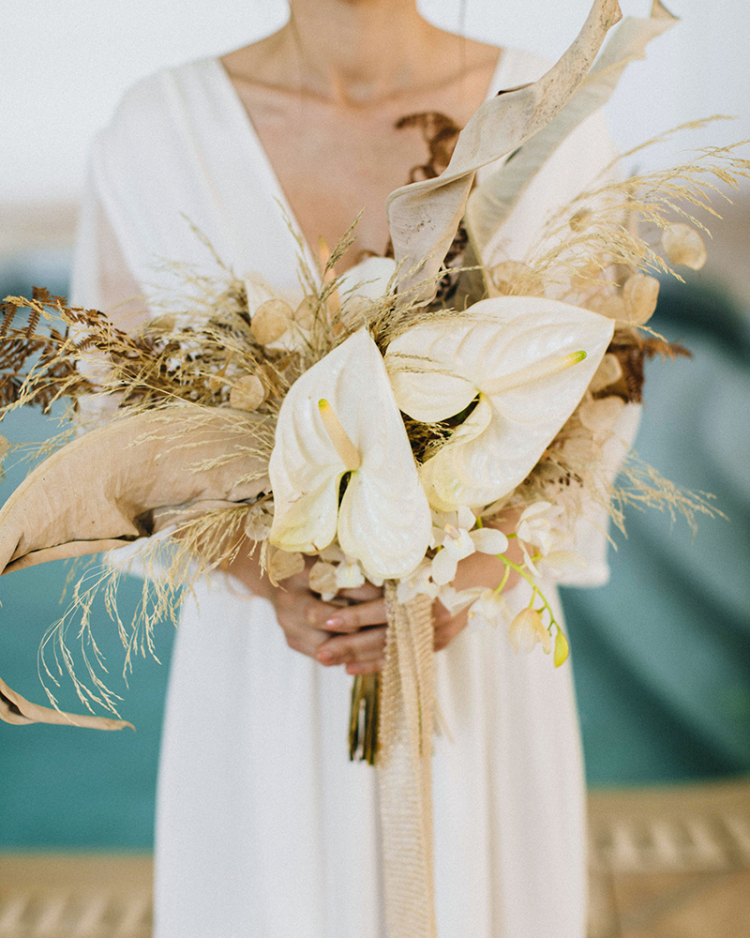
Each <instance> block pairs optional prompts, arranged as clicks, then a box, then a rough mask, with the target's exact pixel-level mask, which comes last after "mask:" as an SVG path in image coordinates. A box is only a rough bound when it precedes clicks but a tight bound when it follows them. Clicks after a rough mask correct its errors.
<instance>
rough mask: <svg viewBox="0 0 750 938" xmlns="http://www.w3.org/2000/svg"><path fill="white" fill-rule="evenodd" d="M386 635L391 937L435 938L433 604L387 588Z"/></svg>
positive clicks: (383, 710) (385, 796) (384, 771)
mask: <svg viewBox="0 0 750 938" xmlns="http://www.w3.org/2000/svg"><path fill="white" fill-rule="evenodd" d="M385 596H386V605H387V610H388V632H387V644H386V659H385V668H384V669H383V673H382V675H381V687H380V714H379V718H380V726H379V750H378V760H377V764H378V776H379V785H380V812H381V823H382V829H383V854H384V861H385V907H386V923H387V928H388V938H435V936H436V934H437V931H436V924H435V897H434V883H433V832H432V774H431V758H432V736H433V730H434V712H435V662H434V651H433V641H434V634H433V624H432V600H431V599H430V598H429V597H428V596H417V597H416V598H415V599H413V600H411V601H410V602H408V603H405V604H404V603H399V602H398V601H397V599H396V585H395V583H393V582H391V581H389V582H387V583H386V589H385Z"/></svg>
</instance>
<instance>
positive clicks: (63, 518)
mask: <svg viewBox="0 0 750 938" xmlns="http://www.w3.org/2000/svg"><path fill="white" fill-rule="evenodd" d="M253 425H257V422H256V421H254V420H253V419H252V418H248V417H247V416H245V415H239V414H236V413H233V412H231V411H222V410H218V409H217V410H214V411H212V412H211V413H210V414H206V412H205V411H204V410H201V411H199V410H198V408H191V407H189V406H179V407H172V408H169V409H167V410H164V411H148V412H146V413H142V414H138V415H137V416H134V417H128V418H124V419H122V420H117V421H115V422H113V423H111V424H108V425H107V426H105V427H101V428H100V429H97V430H93V431H91V433H87V434H86V435H85V436H82V437H80V438H79V439H77V440H74V441H73V442H72V443H69V444H68V445H67V446H63V447H62V448H61V449H59V450H58V451H57V452H55V453H54V454H53V455H52V456H50V457H49V458H48V459H46V460H45V461H44V462H43V463H41V465H39V466H38V467H37V468H36V469H34V471H33V472H31V473H30V474H29V475H28V476H27V478H26V479H25V481H24V482H22V483H21V485H20V486H19V487H18V488H17V489H16V490H15V492H13V494H12V495H11V496H10V498H9V499H8V501H7V502H6V503H5V505H4V506H3V509H2V511H0V573H9V572H11V571H13V570H21V569H23V568H25V567H30V566H33V565H35V564H39V563H45V562H46V561H48V560H58V559H61V558H68V557H80V556H83V555H85V554H93V553H97V552H100V551H107V550H113V549H115V548H118V547H123V546H125V545H126V544H129V543H132V542H133V541H135V540H136V539H137V538H139V537H144V536H146V535H147V534H151V533H156V532H158V531H160V530H161V529H162V528H163V527H164V526H167V525H169V526H171V525H174V524H176V523H179V522H180V520H181V519H183V518H185V517H186V516H190V515H191V514H194V513H196V512H197V513H200V512H201V511H205V510H209V508H211V509H214V508H220V507H231V506H232V505H235V504H237V503H241V502H244V501H246V500H249V499H252V498H254V497H256V496H257V495H258V494H259V493H260V492H261V491H263V489H264V488H265V487H266V486H267V485H268V480H267V479H266V478H265V469H266V466H265V462H264V460H263V459H261V458H260V457H257V456H254V455H253V452H254V446H253V443H254V440H255V439H256V436H255V434H254V432H253V430H252V427H253ZM0 719H3V720H6V721H8V722H11V723H34V722H41V723H71V722H72V723H74V724H75V725H78V726H92V727H97V728H101V729H120V728H121V727H122V726H124V725H127V724H123V723H122V722H120V721H117V720H110V719H107V718H99V717H93V716H82V717H81V716H71V715H70V714H63V713H61V712H59V711H57V710H50V709H48V708H46V707H40V706H38V705H37V704H33V703H30V702H29V701H27V700H24V698H23V697H21V696H20V695H18V694H16V693H15V692H14V691H12V690H11V689H10V688H9V687H7V685H5V684H4V683H3V682H2V681H0Z"/></svg>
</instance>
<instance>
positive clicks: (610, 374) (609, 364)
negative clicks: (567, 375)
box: [589, 352, 622, 392]
mask: <svg viewBox="0 0 750 938" xmlns="http://www.w3.org/2000/svg"><path fill="white" fill-rule="evenodd" d="M620 378H622V365H621V364H620V359H619V358H618V357H617V356H616V355H613V354H612V353H611V352H607V354H606V355H605V356H604V358H603V359H602V360H601V362H600V363H599V367H598V368H597V369H596V372H595V373H594V377H593V378H592V379H591V384H590V385H589V387H590V388H591V390H592V391H594V392H596V391H602V390H604V388H608V387H611V385H613V384H616V383H617V382H618V381H619V380H620Z"/></svg>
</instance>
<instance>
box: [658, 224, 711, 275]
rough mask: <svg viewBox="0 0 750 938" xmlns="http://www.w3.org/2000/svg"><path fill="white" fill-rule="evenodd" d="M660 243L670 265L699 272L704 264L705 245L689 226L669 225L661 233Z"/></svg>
mask: <svg viewBox="0 0 750 938" xmlns="http://www.w3.org/2000/svg"><path fill="white" fill-rule="evenodd" d="M661 243H662V247H663V248H664V250H665V251H666V252H667V257H668V258H669V261H670V263H671V264H675V265H677V266H681V267H689V268H690V269H691V270H700V269H701V267H703V265H704V264H705V263H706V245H705V244H704V243H703V238H701V236H700V234H698V232H697V231H696V230H695V228H691V227H690V225H685V224H682V223H680V224H674V225H670V226H669V228H667V229H665V231H664V232H663V233H662V236H661Z"/></svg>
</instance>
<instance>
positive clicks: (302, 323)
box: [293, 296, 315, 330]
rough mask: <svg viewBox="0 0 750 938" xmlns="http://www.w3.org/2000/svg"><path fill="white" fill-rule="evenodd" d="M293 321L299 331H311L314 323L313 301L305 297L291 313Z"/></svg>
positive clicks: (309, 297) (312, 298)
mask: <svg viewBox="0 0 750 938" xmlns="http://www.w3.org/2000/svg"><path fill="white" fill-rule="evenodd" d="M293 318H294V321H295V322H296V323H297V325H298V326H299V327H300V328H301V329H308V330H309V329H312V327H313V325H314V323H315V299H314V297H312V296H306V297H305V298H304V299H303V300H302V302H301V303H300V304H299V306H298V307H297V309H295V311H294V313H293Z"/></svg>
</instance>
